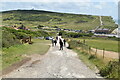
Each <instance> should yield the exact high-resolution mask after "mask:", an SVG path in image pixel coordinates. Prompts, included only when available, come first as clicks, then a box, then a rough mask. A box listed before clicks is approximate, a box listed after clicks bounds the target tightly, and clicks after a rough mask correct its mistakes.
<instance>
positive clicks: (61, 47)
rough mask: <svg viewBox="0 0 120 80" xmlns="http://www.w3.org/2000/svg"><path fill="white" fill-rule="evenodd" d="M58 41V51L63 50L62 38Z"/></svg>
mask: <svg viewBox="0 0 120 80" xmlns="http://www.w3.org/2000/svg"><path fill="white" fill-rule="evenodd" d="M59 40H60V42H59V43H60V50H63V41H62V38H61V39H59Z"/></svg>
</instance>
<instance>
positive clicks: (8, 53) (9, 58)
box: [2, 39, 50, 69]
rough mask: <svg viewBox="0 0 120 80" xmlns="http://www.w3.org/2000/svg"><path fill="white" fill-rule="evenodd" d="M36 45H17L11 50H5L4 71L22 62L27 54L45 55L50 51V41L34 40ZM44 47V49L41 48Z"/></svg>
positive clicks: (3, 56) (3, 57) (3, 54)
mask: <svg viewBox="0 0 120 80" xmlns="http://www.w3.org/2000/svg"><path fill="white" fill-rule="evenodd" d="M32 41H33V42H34V43H33V44H31V45H29V44H24V45H15V46H11V47H9V48H3V52H2V60H3V64H2V69H5V68H6V67H9V66H10V65H12V64H14V63H16V62H18V61H20V60H22V59H23V58H24V56H23V55H25V54H27V55H29V54H40V55H43V54H45V53H46V52H47V51H48V49H49V47H50V46H49V45H48V44H49V43H50V42H49V41H46V40H39V39H34V40H32ZM41 46H42V47H41Z"/></svg>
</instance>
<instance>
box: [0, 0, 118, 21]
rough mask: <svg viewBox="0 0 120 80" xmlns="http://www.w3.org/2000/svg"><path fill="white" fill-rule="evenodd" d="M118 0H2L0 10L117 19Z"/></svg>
mask: <svg viewBox="0 0 120 80" xmlns="http://www.w3.org/2000/svg"><path fill="white" fill-rule="evenodd" d="M118 1H119V0H2V1H0V7H1V9H0V11H7V10H17V9H26V10H30V9H33V8H34V9H35V10H46V11H54V12H62V13H75V14H90V15H103V16H112V17H113V18H114V19H115V20H117V19H118Z"/></svg>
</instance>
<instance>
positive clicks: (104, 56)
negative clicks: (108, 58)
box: [103, 48, 105, 59]
mask: <svg viewBox="0 0 120 80" xmlns="http://www.w3.org/2000/svg"><path fill="white" fill-rule="evenodd" d="M104 57H105V49H104V48H103V59H104Z"/></svg>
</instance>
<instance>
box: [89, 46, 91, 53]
mask: <svg viewBox="0 0 120 80" xmlns="http://www.w3.org/2000/svg"><path fill="white" fill-rule="evenodd" d="M90 50H91V47H90V46H89V54H90Z"/></svg>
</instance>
